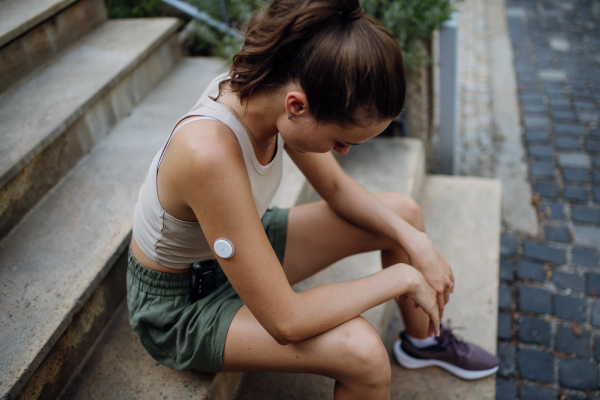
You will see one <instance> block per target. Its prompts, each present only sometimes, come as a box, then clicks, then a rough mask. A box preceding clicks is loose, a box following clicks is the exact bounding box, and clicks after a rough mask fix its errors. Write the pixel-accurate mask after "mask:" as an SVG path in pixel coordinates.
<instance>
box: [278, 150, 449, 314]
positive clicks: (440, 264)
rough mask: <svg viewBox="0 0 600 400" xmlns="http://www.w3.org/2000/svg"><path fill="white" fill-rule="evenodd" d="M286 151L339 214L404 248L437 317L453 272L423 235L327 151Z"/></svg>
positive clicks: (441, 309) (442, 308) (447, 291)
mask: <svg viewBox="0 0 600 400" xmlns="http://www.w3.org/2000/svg"><path fill="white" fill-rule="evenodd" d="M286 151H287V152H288V154H289V155H290V157H291V158H292V160H293V161H294V162H295V163H296V165H297V166H298V167H299V168H300V170H301V171H302V172H303V173H304V175H305V176H306V178H307V179H308V181H309V182H310V183H311V184H312V185H313V187H314V188H315V190H316V191H317V192H318V193H319V195H320V196H321V197H322V198H323V199H324V200H325V201H326V202H327V203H328V204H329V205H330V207H331V208H332V209H333V210H334V211H335V212H336V213H338V214H339V215H340V216H341V217H342V218H344V219H346V220H348V221H350V222H352V223H354V224H355V225H358V226H360V227H362V228H365V229H368V230H370V231H371V232H375V233H377V234H378V235H380V236H383V237H387V238H389V239H390V240H392V241H393V242H395V243H397V244H398V245H399V246H401V247H402V248H403V249H405V251H406V252H407V254H408V255H409V257H410V260H411V265H413V266H414V267H415V268H417V269H418V270H419V271H421V272H422V273H423V275H424V276H425V279H426V280H427V282H429V284H430V285H431V287H432V288H433V289H434V290H435V292H436V295H437V301H438V307H439V312H440V317H441V316H442V315H443V310H444V305H445V304H446V303H447V302H448V297H449V294H450V291H451V285H452V284H453V282H454V276H453V275H452V270H451V268H450V265H449V264H448V262H447V261H446V260H445V259H444V258H443V257H442V256H441V255H440V254H439V252H438V251H437V249H436V248H435V246H434V245H433V243H432V242H431V240H429V238H428V237H427V235H426V234H425V233H424V232H421V231H419V230H417V229H415V228H414V227H413V226H411V225H410V224H409V223H408V222H406V221H405V220H403V219H402V218H401V217H399V216H398V215H397V214H396V213H394V212H393V211H392V210H390V209H389V208H387V207H386V206H385V205H384V204H383V203H382V202H381V201H380V200H379V199H378V198H377V197H376V196H374V195H373V194H372V193H371V192H369V191H368V190H367V189H365V188H364V187H363V186H362V185H360V184H359V183H358V182H356V181H355V180H354V179H352V178H351V177H350V176H348V175H347V174H346V173H345V172H344V171H343V170H342V169H341V167H340V166H339V164H338V163H337V161H336V160H335V158H334V157H333V155H332V154H331V153H324V154H317V153H305V154H299V153H296V152H295V151H293V150H291V149H289V148H288V147H286Z"/></svg>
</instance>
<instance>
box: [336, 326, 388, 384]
mask: <svg viewBox="0 0 600 400" xmlns="http://www.w3.org/2000/svg"><path fill="white" fill-rule="evenodd" d="M340 328H341V329H340V335H339V336H340V337H339V340H338V341H337V343H338V346H339V347H340V348H339V349H338V350H339V354H340V355H342V356H341V357H339V361H340V365H342V368H344V369H345V370H346V373H347V375H348V378H350V379H353V380H359V381H360V382H361V383H362V384H364V385H369V386H385V385H388V386H389V384H390V381H391V376H392V372H391V366H390V360H389V356H388V354H387V351H386V349H385V346H384V345H383V343H382V341H381V338H380V337H379V335H378V334H377V332H376V331H375V329H373V327H372V326H371V324H369V323H368V322H367V321H366V320H365V319H364V318H362V317H357V318H354V319H352V320H350V321H348V322H346V323H345V324H343V325H342V326H340Z"/></svg>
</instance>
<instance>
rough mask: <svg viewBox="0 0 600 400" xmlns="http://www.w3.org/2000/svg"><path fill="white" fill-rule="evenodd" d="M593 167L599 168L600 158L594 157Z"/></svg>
mask: <svg viewBox="0 0 600 400" xmlns="http://www.w3.org/2000/svg"><path fill="white" fill-rule="evenodd" d="M594 167H600V156H596V157H594Z"/></svg>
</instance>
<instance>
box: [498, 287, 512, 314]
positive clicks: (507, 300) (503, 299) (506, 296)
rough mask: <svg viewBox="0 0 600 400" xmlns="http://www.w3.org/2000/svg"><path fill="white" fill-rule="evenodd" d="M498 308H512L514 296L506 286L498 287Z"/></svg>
mask: <svg viewBox="0 0 600 400" xmlns="http://www.w3.org/2000/svg"><path fill="white" fill-rule="evenodd" d="M498 308H505V309H507V310H510V309H511V308H512V294H511V291H510V288H508V287H506V286H499V287H498Z"/></svg>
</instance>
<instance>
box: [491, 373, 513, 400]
mask: <svg viewBox="0 0 600 400" xmlns="http://www.w3.org/2000/svg"><path fill="white" fill-rule="evenodd" d="M516 398H517V386H516V385H515V383H514V382H510V381H507V380H505V379H502V378H496V400H515V399H516Z"/></svg>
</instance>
